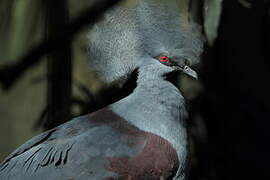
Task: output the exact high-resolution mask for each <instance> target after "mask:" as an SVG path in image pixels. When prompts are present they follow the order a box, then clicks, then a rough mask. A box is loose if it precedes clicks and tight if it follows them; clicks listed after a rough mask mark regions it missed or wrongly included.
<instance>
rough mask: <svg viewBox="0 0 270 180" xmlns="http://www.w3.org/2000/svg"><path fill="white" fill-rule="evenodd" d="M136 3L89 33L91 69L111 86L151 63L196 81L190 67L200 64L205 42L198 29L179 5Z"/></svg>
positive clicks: (173, 0)
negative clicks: (179, 72) (112, 83)
mask: <svg viewBox="0 0 270 180" xmlns="http://www.w3.org/2000/svg"><path fill="white" fill-rule="evenodd" d="M134 1H136V2H137V3H136V4H135V5H134V6H133V7H131V8H130V7H117V8H114V9H112V10H110V11H109V12H108V13H107V14H106V15H105V16H104V18H103V20H102V21H101V22H100V23H98V24H97V25H96V26H95V27H94V28H93V29H92V30H91V31H90V33H89V41H90V43H89V53H90V56H89V57H91V59H90V60H89V62H90V67H91V68H92V69H94V70H95V71H97V72H98V73H99V74H100V76H101V78H102V79H103V80H104V81H105V82H108V83H111V82H115V81H116V82H118V81H119V80H126V79H127V78H128V76H129V74H130V73H131V72H133V71H134V70H135V69H136V68H139V67H140V66H141V65H143V64H145V63H146V64H147V63H151V62H155V63H156V62H158V63H159V65H160V64H161V65H162V66H160V67H166V68H167V70H169V71H175V70H180V71H183V72H184V73H186V74H188V75H190V76H192V77H194V78H197V74H196V72H195V71H193V70H192V69H191V68H190V65H193V64H196V63H198V62H199V56H200V54H201V52H202V47H203V38H202V36H201V33H200V28H198V26H197V25H195V24H194V23H192V22H187V21H184V20H183V18H182V17H181V15H180V14H181V12H180V10H179V4H178V1H177V0H134Z"/></svg>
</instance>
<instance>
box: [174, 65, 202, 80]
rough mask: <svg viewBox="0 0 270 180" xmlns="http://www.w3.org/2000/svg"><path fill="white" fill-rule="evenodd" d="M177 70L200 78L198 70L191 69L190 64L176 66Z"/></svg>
mask: <svg viewBox="0 0 270 180" xmlns="http://www.w3.org/2000/svg"><path fill="white" fill-rule="evenodd" d="M175 68H176V69H177V70H181V71H182V72H183V73H185V74H187V75H189V76H191V77H193V78H195V79H198V74H197V73H196V71H194V70H193V69H191V68H190V67H189V66H187V65H185V66H184V67H183V68H181V67H175Z"/></svg>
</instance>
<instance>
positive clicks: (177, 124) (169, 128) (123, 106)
mask: <svg viewBox="0 0 270 180" xmlns="http://www.w3.org/2000/svg"><path fill="white" fill-rule="evenodd" d="M111 109H112V111H114V112H115V113H116V114H118V115H119V116H121V117H123V118H124V119H126V120H127V121H129V122H130V123H131V124H133V125H135V126H136V127H138V128H139V129H141V130H144V131H147V132H151V133H154V134H156V135H159V136H161V137H163V138H165V139H167V140H168V141H169V142H171V143H172V145H173V146H174V147H175V149H176V150H177V152H178V154H182V156H184V157H183V158H184V159H185V156H186V155H185V154H187V135H186V128H185V123H184V118H185V113H186V111H185V103H184V98H183V96H182V95H181V93H180V91H179V90H178V89H177V88H176V87H175V86H174V85H173V84H171V83H170V82H169V81H166V80H165V77H164V76H163V74H162V72H159V70H158V69H157V70H155V71H153V70H152V69H147V68H146V69H144V70H139V75H138V80H137V87H136V88H135V90H134V91H133V93H131V94H130V95H129V96H127V97H126V98H124V99H122V100H120V101H118V102H116V103H114V104H112V105H111ZM183 154H184V155H183Z"/></svg>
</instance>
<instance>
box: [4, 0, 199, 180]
mask: <svg viewBox="0 0 270 180" xmlns="http://www.w3.org/2000/svg"><path fill="white" fill-rule="evenodd" d="M136 2H137V3H136V5H135V6H134V7H133V8H125V7H117V8H114V9H112V10H110V11H109V12H108V13H107V14H106V15H105V17H104V19H103V20H102V21H101V22H100V23H98V24H97V25H96V26H95V27H94V28H93V29H92V30H91V31H90V33H89V39H90V43H89V53H90V55H91V56H90V57H91V59H90V60H89V63H90V66H91V68H92V69H94V70H95V71H97V72H98V73H99V74H100V76H101V77H102V78H103V80H104V81H106V82H107V83H112V82H115V83H120V82H122V81H125V80H127V79H128V77H129V75H130V73H131V72H133V71H134V70H135V69H136V68H137V69H138V79H137V87H136V88H135V89H134V91H133V92H132V93H131V94H130V95H129V96H127V97H125V98H124V99H121V100H120V101H118V102H116V103H114V104H111V105H109V106H107V107H106V108H104V109H101V110H99V111H97V112H95V113H92V114H90V115H85V116H81V117H78V118H75V119H73V120H71V121H70V122H67V123H65V124H62V125H60V126H58V127H56V128H54V129H52V130H49V131H47V132H45V133H42V134H40V135H38V136H36V137H34V138H33V139H31V140H29V141H28V142H26V143H25V144H23V145H22V146H21V147H19V148H18V149H17V150H15V151H14V152H13V153H12V154H10V155H9V156H8V157H7V158H6V159H5V160H4V161H3V162H2V163H1V165H0V179H1V180H2V179H3V180H5V179H11V180H13V179H14V180H18V179H25V180H28V179H29V180H33V179H58V180H61V179H65V180H66V179H76V180H77V179H82V180H84V179H90V180H114V179H128V180H160V179H174V180H185V179H186V177H187V167H188V142H187V133H186V127H185V117H186V111H185V101H184V98H183V96H182V95H181V93H180V92H179V90H178V89H177V88H176V87H175V86H174V85H173V84H171V83H170V82H169V81H167V80H166V75H167V74H169V73H171V72H173V71H176V70H181V71H183V72H185V73H186V74H189V75H191V76H195V72H194V71H192V70H191V69H190V68H189V67H188V66H187V63H189V64H194V63H197V62H198V61H199V56H200V53H201V51H202V44H203V40H202V38H201V36H200V33H199V30H198V28H197V27H196V26H195V25H194V24H191V23H189V24H187V23H184V22H183V21H182V19H181V17H180V15H179V11H178V3H177V0H138V1H136Z"/></svg>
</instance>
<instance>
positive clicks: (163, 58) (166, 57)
mask: <svg viewBox="0 0 270 180" xmlns="http://www.w3.org/2000/svg"><path fill="white" fill-rule="evenodd" d="M159 60H160V61H161V62H168V61H169V60H170V58H169V57H168V56H161V57H160V58H159Z"/></svg>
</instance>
